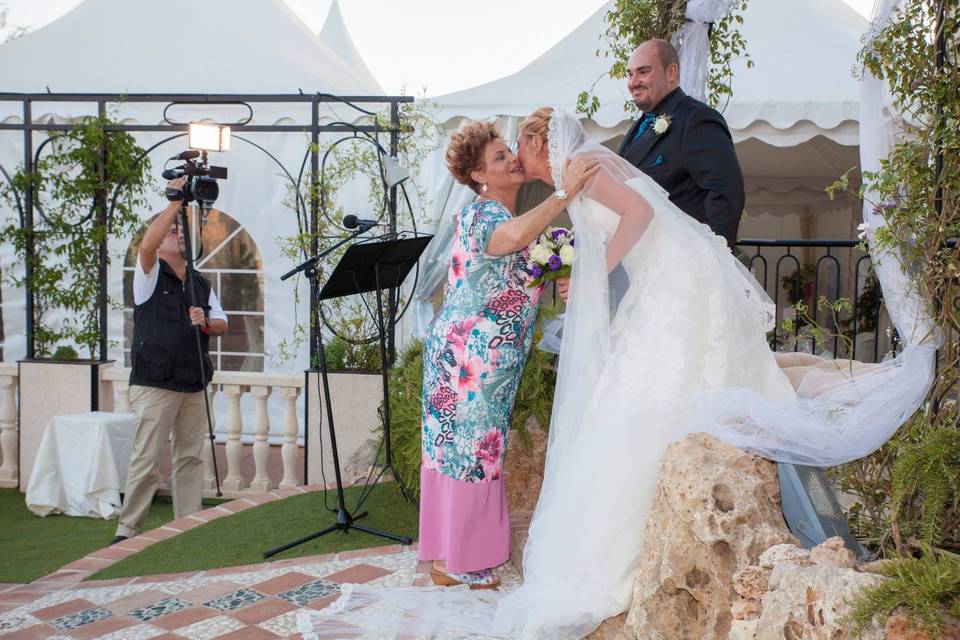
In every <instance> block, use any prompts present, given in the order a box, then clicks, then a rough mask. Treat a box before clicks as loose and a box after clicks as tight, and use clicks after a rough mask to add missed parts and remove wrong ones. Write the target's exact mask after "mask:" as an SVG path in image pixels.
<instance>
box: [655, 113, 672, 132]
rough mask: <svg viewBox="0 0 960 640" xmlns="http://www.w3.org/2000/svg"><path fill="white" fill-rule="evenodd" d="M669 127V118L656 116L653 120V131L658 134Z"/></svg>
mask: <svg viewBox="0 0 960 640" xmlns="http://www.w3.org/2000/svg"><path fill="white" fill-rule="evenodd" d="M669 127H670V120H669V119H668V118H667V117H666V116H657V119H656V120H654V121H653V132H654V133H655V134H657V135H658V136H659V135H660V134H662V133H663V132H665V131H666V130H667V129H668V128H669Z"/></svg>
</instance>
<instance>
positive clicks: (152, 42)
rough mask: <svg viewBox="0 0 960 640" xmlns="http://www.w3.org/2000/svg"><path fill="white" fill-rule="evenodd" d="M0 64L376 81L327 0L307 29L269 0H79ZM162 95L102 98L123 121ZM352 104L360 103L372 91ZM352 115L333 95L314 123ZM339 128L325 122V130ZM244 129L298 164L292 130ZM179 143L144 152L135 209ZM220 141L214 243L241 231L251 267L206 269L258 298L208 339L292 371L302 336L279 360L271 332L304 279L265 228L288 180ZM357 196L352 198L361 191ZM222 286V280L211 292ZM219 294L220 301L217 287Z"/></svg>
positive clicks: (150, 86)
mask: <svg viewBox="0 0 960 640" xmlns="http://www.w3.org/2000/svg"><path fill="white" fill-rule="evenodd" d="M238 34H239V35H238ZM0 78H2V81H0V90H2V91H4V92H16V93H44V92H46V91H48V90H49V91H51V92H56V93H72V92H77V93H107V94H118V93H122V94H137V93H144V94H158V93H176V94H231V93H232V94H297V93H298V92H300V91H302V92H303V93H307V94H312V93H315V92H321V93H329V94H335V95H341V96H382V95H383V93H384V92H383V89H382V88H381V86H380V85H379V83H377V81H376V80H375V79H374V77H373V75H372V74H371V73H370V71H369V69H368V68H367V66H366V65H365V64H364V63H363V60H362V59H361V57H360V55H359V54H358V52H357V50H356V48H355V47H354V45H353V42H352V40H351V38H350V35H349V33H348V32H347V30H346V26H345V24H344V22H343V19H342V16H341V14H340V10H339V7H338V6H337V4H336V0H334V3H333V5H332V7H331V10H330V13H329V15H328V19H327V21H326V23H325V25H324V26H323V29H322V31H321V32H320V33H319V34H314V33H313V32H312V31H311V30H310V29H309V28H308V27H307V26H306V25H305V24H303V22H302V21H301V20H300V19H299V18H298V17H297V16H296V14H294V13H293V12H292V11H291V10H290V9H289V8H288V6H287V5H286V4H285V3H284V2H283V0H203V1H202V2H197V1H196V0H167V1H166V2H128V1H127V0H85V2H83V3H81V4H80V5H79V6H77V7H76V8H75V9H74V10H72V11H70V12H69V13H67V14H66V15H64V16H63V17H61V18H60V19H58V20H56V21H54V22H52V23H50V24H49V25H47V26H45V27H43V28H40V29H38V30H37V31H35V32H32V33H30V34H28V35H26V36H25V37H23V38H21V39H19V40H16V41H14V42H11V43H9V44H6V45H3V46H2V47H0ZM164 106H165V105H164V104H160V103H153V104H148V103H132V102H127V103H122V104H120V105H114V107H115V108H116V110H117V111H116V115H117V116H118V117H119V118H120V119H121V120H122V121H123V122H124V123H126V124H159V123H162V122H163V107H164ZM363 106H365V107H366V108H371V109H372V108H374V107H375V106H376V105H372V104H366V105H363ZM252 107H253V114H252V117H253V119H252V124H255V125H273V124H283V125H301V124H302V125H304V126H308V125H309V123H310V117H311V106H310V104H309V103H308V102H306V103H272V104H267V105H263V104H259V105H258V104H256V103H253V104H252ZM32 109H33V119H34V121H35V122H40V123H68V122H70V121H71V119H72V118H76V117H78V116H82V115H94V114H95V113H96V104H95V103H90V102H86V103H80V102H76V103H74V102H69V103H67V102H46V103H44V102H42V101H37V102H34V103H33V105H32ZM169 115H170V116H171V117H172V119H174V120H176V121H180V122H184V121H188V120H193V119H198V118H202V119H207V120H209V121H214V122H217V121H219V122H235V121H237V119H238V118H239V117H243V116H245V115H246V109H245V108H242V107H239V106H237V105H204V106H202V107H191V106H179V107H176V108H174V109H171V112H170V114H169ZM357 116H358V113H357V112H356V111H354V110H352V109H351V108H349V107H347V106H344V105H340V104H337V103H329V102H328V103H321V106H320V120H321V124H323V123H324V122H331V121H348V122H349V121H355V120H356V119H357ZM22 117H23V115H22V107H21V104H20V103H19V102H4V101H0V121H2V122H5V123H18V122H22ZM135 135H136V137H137V140H138V143H139V144H140V145H141V146H143V147H144V148H147V147H149V146H151V145H153V144H155V143H157V142H159V141H161V140H163V139H164V138H165V137H167V136H168V135H169V134H166V133H163V134H161V133H151V132H137V133H136V134H135ZM328 135H333V134H328ZM341 136H342V134H337V135H336V138H339V137H341ZM45 137H46V136H45V135H43V134H42V133H40V132H37V133H36V134H35V135H34V138H35V140H34V144H35V145H39V144H40V143H41V142H42V141H43V139H45ZM244 137H246V138H247V139H249V140H251V141H252V142H255V143H256V144H258V145H261V146H263V147H264V148H266V149H267V150H269V151H270V153H272V154H273V155H274V156H275V157H276V158H277V160H278V161H279V162H280V163H282V164H283V165H284V166H285V167H286V168H287V169H288V170H289V171H290V172H291V173H292V174H293V175H294V176H296V175H297V173H298V172H299V171H300V167H301V163H302V162H303V161H304V157H305V154H306V153H307V151H308V146H309V142H310V140H309V136H308V135H307V133H305V132H304V133H297V132H288V133H276V132H269V133H258V132H253V133H248V134H245V136H244ZM336 138H329V140H331V141H332V140H334V139H336ZM323 139H324V138H322V140H323ZM185 146H186V144H185V139H177V140H173V141H171V142H167V143H164V144H162V145H160V146H159V147H158V148H157V149H156V150H155V151H154V152H152V153H151V161H152V171H153V173H154V175H156V178H157V182H156V189H154V191H155V192H156V193H155V194H152V195H151V202H150V207H149V209H148V210H145V211H143V212H142V215H143V217H144V219H147V218H149V217H150V216H151V215H153V214H154V213H156V212H157V211H159V210H160V209H162V208H163V206H165V200H164V199H163V197H162V196H161V195H160V188H161V186H162V180H161V178H160V175H159V174H160V170H161V168H162V167H163V165H164V162H165V161H166V160H167V158H169V157H170V156H172V155H174V154H176V153H178V152H180V151H181V150H182V149H183V148H185ZM232 146H233V148H232V149H231V150H230V151H229V153H225V154H212V155H211V162H212V163H214V164H222V165H226V166H227V167H228V168H229V172H230V176H229V179H228V180H227V181H226V182H225V183H223V184H222V185H221V195H220V198H219V200H218V201H217V203H216V208H217V209H218V210H220V211H222V212H224V213H226V214H227V215H228V216H229V220H228V223H226V224H225V225H224V226H225V227H226V228H225V230H224V235H225V236H226V239H225V241H224V245H225V246H226V249H229V248H230V247H229V245H230V242H232V240H231V238H238V237H239V238H240V239H241V240H244V241H245V244H244V245H243V247H241V249H242V250H247V249H250V248H252V247H255V249H256V252H257V253H256V256H255V258H256V260H255V262H256V266H257V268H256V269H253V270H251V271H253V273H247V274H222V275H221V276H220V277H222V278H234V279H235V280H234V281H236V280H237V279H241V278H247V281H246V284H248V285H249V284H250V283H251V280H252V282H253V286H257V284H259V286H260V287H262V294H263V295H262V296H261V297H260V302H259V305H258V306H256V307H253V308H246V309H244V310H246V311H249V312H251V315H247V316H240V315H237V316H236V317H234V319H233V321H234V322H242V323H244V324H245V327H246V328H247V329H249V330H250V337H249V342H248V343H247V344H246V345H245V347H241V348H236V347H235V346H234V347H228V346H227V345H226V344H224V346H223V347H222V350H224V351H232V350H236V351H242V352H246V353H247V355H245V356H231V358H233V360H232V363H231V364H233V365H234V366H233V367H232V368H237V365H240V366H243V367H244V368H250V369H253V370H260V367H264V368H265V369H266V370H268V371H302V370H303V369H304V368H306V365H307V362H308V359H307V354H306V347H305V346H304V347H301V348H299V349H298V350H297V352H296V353H297V356H296V357H295V358H293V359H292V360H287V361H283V362H281V361H279V360H278V358H277V352H278V345H279V343H280V341H281V340H284V339H289V338H290V337H291V336H292V335H293V333H294V326H295V324H296V323H297V320H299V322H301V323H304V324H306V322H307V320H308V315H307V303H306V300H307V296H306V295H305V293H306V291H307V284H306V282H305V281H304V280H302V279H301V280H300V281H299V284H298V285H297V286H298V288H299V289H300V294H301V301H300V302H299V303H298V302H296V296H295V291H294V286H293V281H287V282H280V280H279V276H280V274H282V273H284V272H285V271H287V270H288V269H289V268H290V267H291V266H293V263H292V262H291V260H290V259H289V258H287V257H285V256H284V255H282V253H281V250H280V246H279V243H278V242H277V238H278V237H280V236H286V237H290V236H293V235H294V234H295V233H296V232H297V224H296V216H295V213H294V211H293V210H292V209H290V208H289V207H288V206H286V205H285V204H283V203H284V201H285V200H288V199H289V198H288V196H289V193H290V188H291V186H290V182H289V181H288V180H287V179H286V177H285V176H283V175H281V173H282V172H281V169H280V168H279V167H278V166H277V165H276V164H275V163H274V162H273V161H272V160H271V159H269V158H268V156H267V155H265V154H264V153H263V152H261V151H260V150H258V149H256V148H255V147H254V146H252V145H251V144H245V143H243V142H242V141H239V140H237V139H234V142H233V145H232ZM22 162H23V134H22V133H20V132H17V131H2V132H0V165H2V167H3V169H4V170H5V171H6V172H7V173H9V174H12V173H14V172H15V171H16V170H17V168H18V167H19V166H20V165H21V164H22ZM307 170H309V163H308V164H307ZM0 179H2V178H0ZM358 198H360V201H361V202H363V203H366V200H367V194H366V193H365V192H364V193H362V194H360V195H359V196H358ZM15 215H16V213H15V211H14V210H12V209H11V208H10V207H9V206H7V205H6V204H5V203H0V224H6V223H7V222H8V221H9V220H11V219H13V218H14V216H15ZM221 219H222V218H221ZM244 233H245V234H246V235H245V236H244V235H243V234H244ZM238 234H239V235H238ZM128 246H129V245H128V241H126V240H124V241H116V242H113V243H111V245H110V247H109V250H110V254H111V256H112V260H113V263H112V265H111V267H110V270H109V295H110V296H111V298H112V299H113V300H120V299H122V295H123V277H124V273H123V271H122V264H123V255H124V253H125V252H126V251H127V249H128ZM226 249H223V252H224V253H225V252H226ZM207 250H208V252H209V253H211V257H210V262H209V263H208V264H206V265H204V264H201V263H199V262H198V266H200V267H201V268H210V267H211V266H212V265H214V264H215V263H217V262H218V260H219V259H218V258H216V257H214V256H213V255H212V254H213V253H214V252H215V251H216V250H217V247H216V246H209V245H208V246H207ZM221 262H222V261H221ZM221 266H222V265H221ZM0 269H2V270H3V272H4V273H7V274H10V273H22V264H21V263H20V261H19V260H18V259H17V258H16V256H14V255H13V248H12V246H11V245H10V243H9V242H3V241H0ZM258 281H259V282H258ZM223 282H224V283H226V282H227V280H226V279H224V280H223ZM230 288H231V287H230V286H229V285H226V286H224V291H225V293H223V294H221V298H222V299H224V297H225V296H226V295H227V293H226V292H228V291H229V290H230ZM2 301H3V307H2V311H3V330H4V331H3V335H4V337H5V340H4V342H3V344H2V345H0V346H2V349H3V358H2V359H3V360H5V361H8V362H10V361H16V360H17V359H19V358H22V357H23V356H24V355H25V352H26V345H25V337H24V324H25V320H24V294H23V291H22V290H15V289H11V288H10V287H9V285H7V284H4V289H3V290H2ZM224 304H225V306H227V300H225V299H224ZM241 308H242V307H241ZM122 313H123V312H121V311H119V310H111V311H110V317H109V322H108V324H109V335H110V339H111V341H112V342H113V343H114V344H113V345H111V347H110V354H109V355H110V358H111V359H115V360H117V361H118V362H120V363H123V361H124V353H123V339H124V336H123V326H124V319H123V315H122ZM261 326H262V329H261ZM260 354H262V355H260ZM223 363H225V361H223ZM223 363H221V366H223ZM245 401H247V399H246V398H245ZM218 402H221V399H219V398H218ZM274 402H276V403H278V406H277V407H274V406H273V403H274ZM279 409H280V407H279V400H278V399H274V398H272V399H271V412H273V411H274V410H277V411H279ZM272 422H273V424H274V427H275V428H280V425H281V424H282V421H281V420H279V419H277V420H274V421H272Z"/></svg>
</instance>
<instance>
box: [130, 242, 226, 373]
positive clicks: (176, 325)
mask: <svg viewBox="0 0 960 640" xmlns="http://www.w3.org/2000/svg"><path fill="white" fill-rule="evenodd" d="M158 266H159V267H160V273H159V274H158V275H157V288H156V289H154V290H153V295H151V296H150V298H149V299H148V300H147V301H146V302H144V303H143V304H141V305H137V306H135V307H134V309H133V348H132V350H131V353H130V361H131V362H132V363H133V368H132V369H131V370H130V384H138V385H142V386H145V387H159V388H161V389H170V390H171V391H184V392H193V391H201V390H202V389H203V382H202V380H201V377H200V373H201V372H200V360H199V358H198V356H197V339H196V337H195V336H194V329H193V325H191V324H190V315H189V313H188V309H189V308H190V297H189V295H188V293H187V288H186V283H185V282H183V281H181V280H180V278H179V277H177V274H176V273H175V272H174V271H173V269H171V268H170V265H168V264H167V263H166V262H164V261H163V260H158ZM193 283H194V288H195V290H196V295H197V301H198V305H197V306H199V307H203V310H204V311H205V312H209V311H210V305H209V301H210V283H209V282H208V281H207V279H206V278H204V277H203V276H201V275H199V274H196V275H194V279H193ZM200 346H201V347H202V349H203V365H204V368H205V369H206V372H205V373H206V379H207V380H208V381H209V380H210V378H211V376H212V374H213V364H212V363H211V362H210V337H209V336H208V335H207V334H205V333H203V332H200Z"/></svg>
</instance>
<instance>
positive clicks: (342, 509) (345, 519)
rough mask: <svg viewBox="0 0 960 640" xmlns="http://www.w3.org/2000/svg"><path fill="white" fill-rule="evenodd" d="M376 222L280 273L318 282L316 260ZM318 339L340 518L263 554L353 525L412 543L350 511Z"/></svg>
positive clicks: (323, 355)
mask: <svg viewBox="0 0 960 640" xmlns="http://www.w3.org/2000/svg"><path fill="white" fill-rule="evenodd" d="M373 226H375V225H371V224H366V223H361V224H360V225H359V226H358V227H357V230H356V231H354V232H352V233H351V234H350V235H348V236H347V237H346V238H344V239H343V240H341V241H340V242H338V243H337V244H335V245H333V246H332V247H330V248H329V249H326V250H325V251H322V252H320V253H318V254H317V255H315V256H313V257H312V258H307V259H306V260H304V261H303V262H302V263H300V264H299V265H297V266H296V267H294V268H293V269H291V270H290V271H288V272H286V273H285V274H283V275H282V276H280V279H281V280H286V279H287V278H290V277H291V276H293V275H294V274H295V273H299V272H300V271H306V272H307V277H308V278H310V280H311V281H312V282H314V283H315V282H316V279H317V277H318V273H317V263H318V262H319V261H320V260H321V259H323V257H324V256H326V255H328V254H330V253H331V252H332V251H334V250H335V249H337V248H338V247H341V246H343V245H344V244H346V243H347V242H350V241H351V240H353V239H354V238H356V237H357V236H359V235H360V234H362V233H364V232H366V231H368V230H369V229H371V228H372V227H373ZM317 341H318V344H317V345H316V346H317V351H318V352H319V362H318V367H319V369H320V372H321V379H322V383H323V396H324V404H326V413H327V424H328V425H329V428H330V448H331V451H332V453H333V470H334V475H335V476H336V480H337V510H336V514H337V518H336V522H334V523H333V524H332V525H330V526H329V527H327V528H325V529H322V530H320V531H316V532H314V533H311V534H310V535H307V536H304V537H302V538H299V539H298V540H294V541H293V542H288V543H287V544H284V545H281V546H279V547H274V548H273V549H268V550H267V551H264V552H263V554H262V555H263V557H264V558H270V557H272V556H275V555H277V554H278V553H281V552H283V551H286V550H287V549H291V548H293V547H296V546H298V545H301V544H303V543H305V542H309V541H311V540H314V539H316V538H319V537H322V536H325V535H327V534H328V533H332V532H334V531H342V532H344V533H349V531H350V529H356V530H358V531H363V532H364V533H368V534H371V535H375V536H380V537H382V538H387V539H388V540H394V541H396V542H399V543H401V544H411V543H412V542H413V540H412V539H411V538H409V537H407V536H398V535H394V534H392V533H388V532H386V531H380V530H379V529H373V528H370V527H365V526H362V525H359V524H356V521H357V520H359V519H361V518H365V517H366V516H367V515H368V514H367V512H366V511H363V512H361V513H357V514H351V513H350V512H349V511H348V510H347V506H346V500H345V499H344V496H343V478H342V477H341V475H340V460H339V456H338V454H337V434H336V431H335V429H334V427H333V405H332V403H331V401H330V385H329V382H328V381H327V363H326V354H325V353H324V349H323V339H322V338H321V337H320V335H319V331H318V332H317ZM313 346H314V345H311V355H312V351H313ZM321 428H322V427H321ZM358 508H359V506H358Z"/></svg>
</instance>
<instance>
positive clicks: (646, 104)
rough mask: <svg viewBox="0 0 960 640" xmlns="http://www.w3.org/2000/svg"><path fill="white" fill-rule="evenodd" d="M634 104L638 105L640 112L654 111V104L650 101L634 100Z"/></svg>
mask: <svg viewBox="0 0 960 640" xmlns="http://www.w3.org/2000/svg"><path fill="white" fill-rule="evenodd" d="M633 104H635V105H637V109H640V111H643V112H644V113H646V112H647V111H650V110H651V109H653V102H651V101H650V100H634V101H633Z"/></svg>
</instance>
